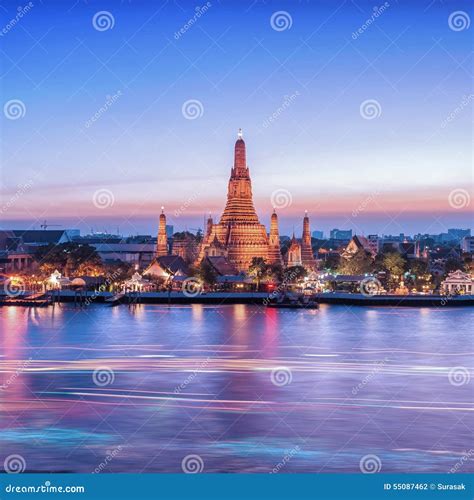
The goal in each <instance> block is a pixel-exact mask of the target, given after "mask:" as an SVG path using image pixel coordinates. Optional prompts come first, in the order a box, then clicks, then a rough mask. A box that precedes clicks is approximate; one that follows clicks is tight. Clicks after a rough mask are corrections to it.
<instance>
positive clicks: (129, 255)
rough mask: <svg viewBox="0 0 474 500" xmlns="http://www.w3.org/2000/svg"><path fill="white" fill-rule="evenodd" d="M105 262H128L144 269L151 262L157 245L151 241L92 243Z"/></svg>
mask: <svg viewBox="0 0 474 500" xmlns="http://www.w3.org/2000/svg"><path fill="white" fill-rule="evenodd" d="M91 246H93V247H94V248H95V249H96V251H97V253H98V254H99V256H100V258H101V259H102V261H103V262H104V263H105V264H113V263H119V262H126V263H128V264H131V265H133V266H136V267H137V268H140V269H143V268H145V267H147V266H149V265H150V264H151V262H152V261H153V257H154V254H155V245H153V244H150V243H145V244H138V243H92V244H91Z"/></svg>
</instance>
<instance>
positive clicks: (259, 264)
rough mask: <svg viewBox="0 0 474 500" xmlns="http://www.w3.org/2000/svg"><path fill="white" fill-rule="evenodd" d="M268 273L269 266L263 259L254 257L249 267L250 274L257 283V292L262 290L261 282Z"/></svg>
mask: <svg viewBox="0 0 474 500" xmlns="http://www.w3.org/2000/svg"><path fill="white" fill-rule="evenodd" d="M266 271H267V264H266V263H265V259H264V258H263V257H253V258H252V263H251V264H250V266H249V274H250V276H252V277H253V278H254V279H255V282H256V283H257V290H258V289H259V288H260V281H261V279H262V278H263V276H264V275H265V272H266Z"/></svg>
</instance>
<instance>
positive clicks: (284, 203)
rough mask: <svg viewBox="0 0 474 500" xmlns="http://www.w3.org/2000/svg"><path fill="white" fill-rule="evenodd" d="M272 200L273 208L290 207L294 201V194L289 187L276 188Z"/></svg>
mask: <svg viewBox="0 0 474 500" xmlns="http://www.w3.org/2000/svg"><path fill="white" fill-rule="evenodd" d="M270 201H271V203H272V207H273V208H288V207H289V206H290V205H291V204H292V203H293V196H292V195H291V193H290V192H289V191H288V189H283V188H282V189H275V191H273V193H272V195H271V197H270Z"/></svg>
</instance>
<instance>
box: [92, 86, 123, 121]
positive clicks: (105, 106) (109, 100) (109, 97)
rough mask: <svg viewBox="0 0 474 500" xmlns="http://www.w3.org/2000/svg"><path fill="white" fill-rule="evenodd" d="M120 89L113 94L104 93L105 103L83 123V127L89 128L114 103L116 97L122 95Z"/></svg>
mask: <svg viewBox="0 0 474 500" xmlns="http://www.w3.org/2000/svg"><path fill="white" fill-rule="evenodd" d="M122 95H123V94H122V91H121V90H117V92H115V94H112V95H106V96H105V103H104V104H103V105H102V106H101V107H100V108H99V109H98V110H97V111H96V112H95V113H94V114H93V115H92V116H91V117H90V118H89V119H88V120H87V121H86V122H85V123H84V127H85V128H90V127H91V126H92V125H94V123H95V122H96V121H98V120H99V118H100V117H101V116H102V115H103V114H104V113H105V112H106V111H108V110H109V109H110V108H111V107H112V105H113V104H115V103H116V102H117V101H118V99H119V98H120V97H121V96H122Z"/></svg>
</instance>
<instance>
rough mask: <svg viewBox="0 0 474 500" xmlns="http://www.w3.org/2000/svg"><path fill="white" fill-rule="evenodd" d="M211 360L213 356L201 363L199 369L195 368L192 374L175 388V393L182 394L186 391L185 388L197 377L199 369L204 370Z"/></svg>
mask: <svg viewBox="0 0 474 500" xmlns="http://www.w3.org/2000/svg"><path fill="white" fill-rule="evenodd" d="M210 360H211V358H206V359H205V360H204V361H203V362H202V363H201V364H200V365H199V367H198V369H197V370H194V371H193V373H191V375H189V376H188V377H186V379H185V380H184V381H183V382H182V383H181V384H179V385H178V386H177V387H176V388H175V390H174V393H175V394H181V392H182V391H184V389H186V387H187V386H188V385H189V384H190V383H191V382H192V381H193V380H194V379H195V378H196V376H197V374H198V373H199V371H200V370H203V369H204V368H205V367H206V366H207V365H208V364H209V362H210Z"/></svg>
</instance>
